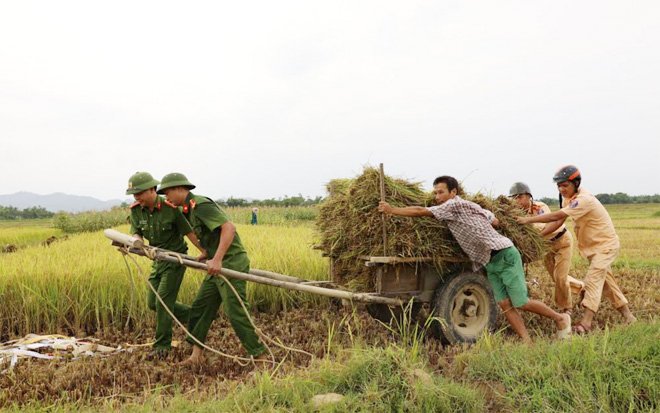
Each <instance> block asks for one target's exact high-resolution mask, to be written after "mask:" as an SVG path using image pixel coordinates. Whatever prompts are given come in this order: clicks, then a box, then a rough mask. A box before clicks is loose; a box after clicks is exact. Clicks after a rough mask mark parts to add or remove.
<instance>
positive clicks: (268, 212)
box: [223, 206, 318, 226]
mask: <svg viewBox="0 0 660 413" xmlns="http://www.w3.org/2000/svg"><path fill="white" fill-rule="evenodd" d="M223 209H224V210H225V212H227V215H228V216H229V218H230V219H231V220H232V222H234V223H238V224H250V222H251V220H252V208H251V207H236V208H223ZM317 215H318V208H317V207H315V206H307V207H259V213H258V221H259V225H285V226H295V225H311V224H312V223H313V221H314V220H315V219H316V216H317Z"/></svg>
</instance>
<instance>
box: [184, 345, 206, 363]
mask: <svg viewBox="0 0 660 413" xmlns="http://www.w3.org/2000/svg"><path fill="white" fill-rule="evenodd" d="M202 354H203V352H202V349H201V348H199V347H197V346H193V352H192V354H191V355H190V357H188V358H187V359H185V360H184V361H182V362H181V363H179V365H180V366H201V365H203V364H204V358H203V357H202Z"/></svg>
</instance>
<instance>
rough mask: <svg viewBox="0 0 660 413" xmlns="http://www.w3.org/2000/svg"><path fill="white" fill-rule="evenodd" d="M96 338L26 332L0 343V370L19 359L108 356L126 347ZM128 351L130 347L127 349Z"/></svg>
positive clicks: (7, 369)
mask: <svg viewBox="0 0 660 413" xmlns="http://www.w3.org/2000/svg"><path fill="white" fill-rule="evenodd" d="M96 341H98V340H96V339H89V338H86V339H78V338H75V337H67V336H63V335H59V334H51V335H45V336H40V335H36V334H28V335H27V336H25V337H23V338H21V339H19V340H11V341H7V342H5V343H0V368H2V367H6V368H5V369H4V370H2V371H0V374H5V373H6V372H8V371H9V370H11V369H13V368H14V366H15V365H16V363H18V361H19V360H21V359H27V358H37V359H46V360H51V359H55V358H59V357H62V356H63V355H64V354H68V353H71V354H72V355H73V358H72V360H75V359H78V358H80V357H81V356H97V357H99V356H108V355H112V354H116V353H119V352H122V351H126V349H124V348H122V346H119V347H116V348H115V347H108V346H103V345H100V344H97V343H96ZM129 351H130V349H129Z"/></svg>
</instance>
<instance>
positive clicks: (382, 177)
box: [380, 163, 388, 257]
mask: <svg viewBox="0 0 660 413" xmlns="http://www.w3.org/2000/svg"><path fill="white" fill-rule="evenodd" d="M380 200H381V201H385V172H383V164H382V163H381V164H380ZM381 218H382V221H383V256H385V257H387V250H388V248H387V217H386V216H385V214H381Z"/></svg>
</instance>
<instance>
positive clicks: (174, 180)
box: [158, 172, 195, 194]
mask: <svg viewBox="0 0 660 413" xmlns="http://www.w3.org/2000/svg"><path fill="white" fill-rule="evenodd" d="M175 186H183V187H186V188H188V189H195V185H193V184H191V183H190V181H188V178H186V176H185V175H184V174H181V173H178V172H172V173H171V174H167V175H165V176H164V177H163V182H161V184H160V188H158V193H159V194H164V193H165V192H164V191H165V190H166V189H167V188H174V187H175Z"/></svg>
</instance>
